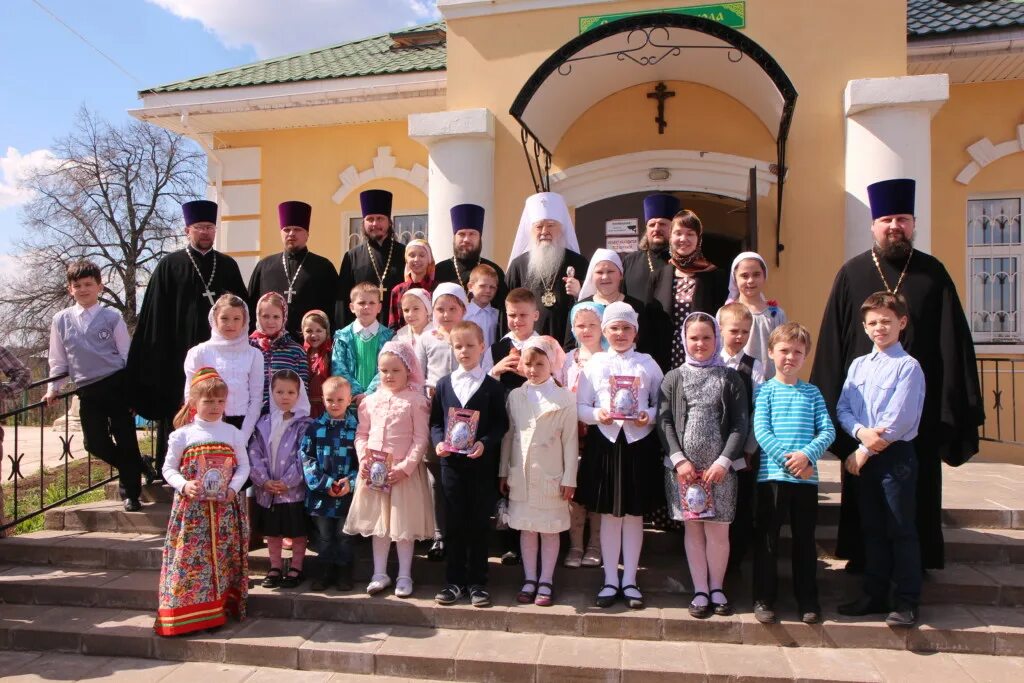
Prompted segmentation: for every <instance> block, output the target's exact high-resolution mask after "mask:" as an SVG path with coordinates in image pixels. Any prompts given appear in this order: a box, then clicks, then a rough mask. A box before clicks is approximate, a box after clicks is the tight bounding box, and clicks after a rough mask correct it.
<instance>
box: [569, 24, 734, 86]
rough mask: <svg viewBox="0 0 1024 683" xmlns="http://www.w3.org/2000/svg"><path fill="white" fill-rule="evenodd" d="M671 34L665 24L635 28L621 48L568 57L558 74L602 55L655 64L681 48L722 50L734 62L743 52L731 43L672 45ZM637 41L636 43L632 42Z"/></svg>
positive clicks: (645, 64) (681, 50)
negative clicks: (660, 36) (649, 51)
mask: <svg viewBox="0 0 1024 683" xmlns="http://www.w3.org/2000/svg"><path fill="white" fill-rule="evenodd" d="M655 32H660V33H663V34H665V41H666V42H665V43H659V42H658V41H657V40H656V39H655V38H654V34H655ZM671 38H672V35H671V34H670V33H669V30H668V28H667V27H665V26H650V27H640V28H635V29H633V30H632V31H630V32H629V33H628V34H627V35H626V45H627V46H628V47H625V48H623V49H621V50H610V51H608V52H599V53H597V54H592V55H583V56H582V57H570V58H569V59H566V60H565V61H563V62H562V63H561V64H559V65H558V74H559V75H560V76H568V75H569V74H571V73H572V65H573V64H574V63H576V62H585V61H588V60H591V59H600V58H602V57H615V59H617V60H618V61H620V62H623V61H625V60H627V59H628V60H630V61H631V62H633V63H635V64H639V65H640V66H655V65H656V64H658V63H660V62H661V61H662V60H664V59H665V58H666V57H678V56H679V55H681V54H682V53H683V50H724V51H725V56H726V58H727V59H728V60H729V61H730V62H732V63H733V64H736V63H737V62H739V61H741V60H742V59H743V52H741V51H740V50H738V49H736V48H735V47H733V46H732V45H672V44H669V42H668V41H670V40H671ZM634 39H635V40H636V42H638V44H637V45H633V43H634V42H635V41H634ZM648 48H653V49H654V50H660V52H657V53H655V54H653V55H640V56H636V53H638V52H641V51H643V50H646V49H648Z"/></svg>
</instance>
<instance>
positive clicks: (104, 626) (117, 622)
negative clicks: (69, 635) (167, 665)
mask: <svg viewBox="0 0 1024 683" xmlns="http://www.w3.org/2000/svg"><path fill="white" fill-rule="evenodd" d="M108 611H109V612H112V613H111V614H110V615H109V616H107V617H105V618H104V617H100V618H99V620H98V621H97V623H96V625H95V626H93V627H92V628H90V629H89V630H88V631H86V632H85V633H83V634H82V654H87V655H111V656H117V657H139V658H143V657H152V656H153V650H154V649H155V640H156V638H157V637H158V636H157V635H156V634H155V633H154V632H153V622H154V615H153V613H152V612H138V611H135V610H124V611H120V612H116V611H112V610H104V612H105V613H106V612H108Z"/></svg>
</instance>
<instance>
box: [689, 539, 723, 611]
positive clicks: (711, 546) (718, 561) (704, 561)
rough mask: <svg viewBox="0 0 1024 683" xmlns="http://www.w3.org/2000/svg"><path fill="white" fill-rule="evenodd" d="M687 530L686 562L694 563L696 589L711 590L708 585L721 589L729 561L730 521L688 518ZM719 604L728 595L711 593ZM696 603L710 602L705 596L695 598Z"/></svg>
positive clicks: (698, 604)
mask: <svg viewBox="0 0 1024 683" xmlns="http://www.w3.org/2000/svg"><path fill="white" fill-rule="evenodd" d="M683 524H684V527H685V530H686V540H685V542H684V544H685V546H686V562H687V564H689V565H690V578H691V579H693V592H694V593H708V592H709V591H708V589H709V588H711V589H714V590H721V588H722V583H723V581H725V570H726V567H727V566H728V565H729V525H728V524H721V523H718V522H699V521H696V520H692V521H688V522H684V523H683ZM709 581H710V585H709ZM711 601H712V602H713V603H715V604H716V605H720V604H722V603H724V602H727V600H726V598H725V595H724V594H722V593H716V594H715V595H712V596H711ZM693 604H694V605H696V606H697V607H703V606H704V605H706V604H708V601H707V599H706V598H705V597H704V596H700V597H696V598H694V599H693Z"/></svg>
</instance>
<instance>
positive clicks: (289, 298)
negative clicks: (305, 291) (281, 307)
mask: <svg viewBox="0 0 1024 683" xmlns="http://www.w3.org/2000/svg"><path fill="white" fill-rule="evenodd" d="M284 293H285V294H287V295H288V303H291V302H292V295H293V294H295V290H294V289H292V288H291V287H289V288H288V289H286V290H285V291H284Z"/></svg>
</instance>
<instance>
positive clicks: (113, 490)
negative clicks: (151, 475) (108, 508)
mask: <svg viewBox="0 0 1024 683" xmlns="http://www.w3.org/2000/svg"><path fill="white" fill-rule="evenodd" d="M103 492H104V493H105V494H106V496H107V500H116V501H120V500H121V492H120V491H119V490H118V485H117V482H116V481H112V482H110V483H109V484H106V485H105V486H104V487H103ZM173 499H174V489H172V488H171V487H170V486H168V485H167V484H143V485H142V495H140V496H139V500H140V501H142V502H143V503H170V502H171V501H172V500H173Z"/></svg>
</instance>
